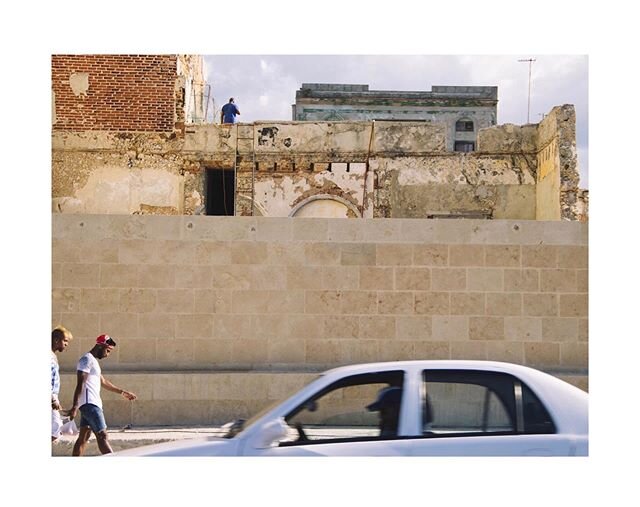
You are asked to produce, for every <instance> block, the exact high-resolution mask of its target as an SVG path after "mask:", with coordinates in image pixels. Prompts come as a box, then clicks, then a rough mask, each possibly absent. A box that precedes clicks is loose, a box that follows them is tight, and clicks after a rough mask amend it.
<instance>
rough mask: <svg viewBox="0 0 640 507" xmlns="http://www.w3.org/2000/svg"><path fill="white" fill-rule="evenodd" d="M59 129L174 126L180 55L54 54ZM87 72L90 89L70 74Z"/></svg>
mask: <svg viewBox="0 0 640 507" xmlns="http://www.w3.org/2000/svg"><path fill="white" fill-rule="evenodd" d="M51 68H52V76H51V77H52V86H53V92H54V100H55V122H54V125H53V128H54V130H110V131H151V132H168V131H173V130H174V128H175V126H176V109H177V107H176V103H177V101H176V92H175V85H176V78H177V57H176V55H53V56H52V61H51ZM79 73H86V74H88V83H89V86H88V88H87V89H86V93H80V94H78V93H77V90H76V92H75V93H74V90H73V89H72V86H71V83H70V79H71V76H72V75H74V74H79Z"/></svg>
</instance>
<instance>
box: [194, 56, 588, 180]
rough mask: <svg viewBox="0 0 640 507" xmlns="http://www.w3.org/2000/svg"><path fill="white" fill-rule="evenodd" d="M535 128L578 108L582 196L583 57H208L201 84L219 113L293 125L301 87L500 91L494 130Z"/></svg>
mask: <svg viewBox="0 0 640 507" xmlns="http://www.w3.org/2000/svg"><path fill="white" fill-rule="evenodd" d="M529 58H534V59H535V62H533V64H532V67H531V107H530V114H529V121H530V122H531V123H537V122H539V121H540V120H541V119H542V115H543V114H546V113H548V112H549V111H550V110H551V108H552V107H553V106H556V105H561V104H573V105H574V106H575V107H576V135H577V148H578V168H579V171H580V186H581V187H582V188H588V182H589V180H588V170H589V154H588V127H587V126H588V120H589V110H588V57H587V56H586V55H535V54H513V55H484V56H483V55H469V56H464V55H343V54H336V55H273V54H269V55H259V54H247V55H208V56H206V57H205V62H206V72H207V81H208V83H209V84H210V85H211V88H212V95H213V98H214V100H215V106H214V108H215V109H216V110H217V109H219V108H220V107H222V105H224V104H225V103H226V102H227V100H228V99H229V97H231V96H233V97H235V99H236V103H237V105H238V107H239V108H240V111H241V112H242V114H241V121H246V122H249V121H255V120H291V104H293V103H294V102H295V93H296V90H297V89H298V88H300V85H301V84H302V83H314V82H319V83H351V84H368V85H369V89H371V90H413V91H418V90H423V91H429V90H430V89H431V87H432V86H433V85H460V86H469V85H478V86H498V123H500V124H503V123H515V124H524V123H527V96H528V89H529V85H528V83H529V64H528V63H523V62H519V61H518V60H521V59H529Z"/></svg>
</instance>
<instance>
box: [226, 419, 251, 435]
mask: <svg viewBox="0 0 640 507" xmlns="http://www.w3.org/2000/svg"><path fill="white" fill-rule="evenodd" d="M246 421H247V420H246V419H236V420H235V421H233V422H229V423H227V424H225V425H224V426H223V427H222V428H223V429H225V430H227V432H226V433H225V434H224V435H223V438H233V437H235V436H236V435H237V434H238V433H240V432H241V431H242V430H243V429H244V423H245V422H246Z"/></svg>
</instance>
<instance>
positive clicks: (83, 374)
mask: <svg viewBox="0 0 640 507" xmlns="http://www.w3.org/2000/svg"><path fill="white" fill-rule="evenodd" d="M115 346H116V342H115V341H114V340H113V339H112V338H111V337H110V336H109V335H106V334H102V335H100V336H98V338H96V344H95V345H94V346H93V348H92V349H91V350H90V351H89V352H87V353H86V354H85V355H84V356H82V357H81V358H80V360H79V361H78V367H77V368H76V369H77V383H76V390H75V392H74V393H73V406H72V407H71V409H70V410H69V417H70V418H71V419H73V418H74V417H75V416H76V414H77V412H78V410H80V415H81V418H80V424H79V427H80V433H79V435H78V440H76V443H75V445H74V446H73V453H72V454H73V456H82V455H83V454H84V449H85V447H86V445H87V442H88V441H89V437H90V436H91V432H92V431H93V433H94V434H95V436H96V439H97V441H98V449H100V452H101V453H102V454H109V453H111V452H113V449H111V444H109V438H108V435H107V423H106V421H105V418H104V412H103V411H102V398H100V388H101V387H104V388H105V389H106V390H107V391H111V392H114V393H118V394H121V395H122V396H124V397H125V398H126V399H127V400H130V401H133V400H135V399H136V398H137V396H136V395H135V394H134V393H132V392H129V391H125V390H124V389H121V388H119V387H117V386H115V385H114V384H112V383H111V382H109V381H108V380H107V379H105V378H104V376H103V375H102V369H101V368H100V363H98V360H99V359H104V358H105V357H109V354H111V351H112V350H113V349H114V347H115Z"/></svg>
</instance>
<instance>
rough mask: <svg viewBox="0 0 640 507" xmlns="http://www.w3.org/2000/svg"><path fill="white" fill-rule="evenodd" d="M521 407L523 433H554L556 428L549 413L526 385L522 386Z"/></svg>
mask: <svg viewBox="0 0 640 507" xmlns="http://www.w3.org/2000/svg"><path fill="white" fill-rule="evenodd" d="M522 407H523V416H524V432H525V433H536V434H540V433H555V432H556V427H555V425H554V424H553V420H552V419H551V416H550V415H549V412H548V411H547V409H546V408H545V406H544V405H543V404H542V402H541V401H540V400H539V399H538V397H537V396H536V395H535V394H533V391H531V389H529V388H528V387H527V386H526V385H523V386H522Z"/></svg>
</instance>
